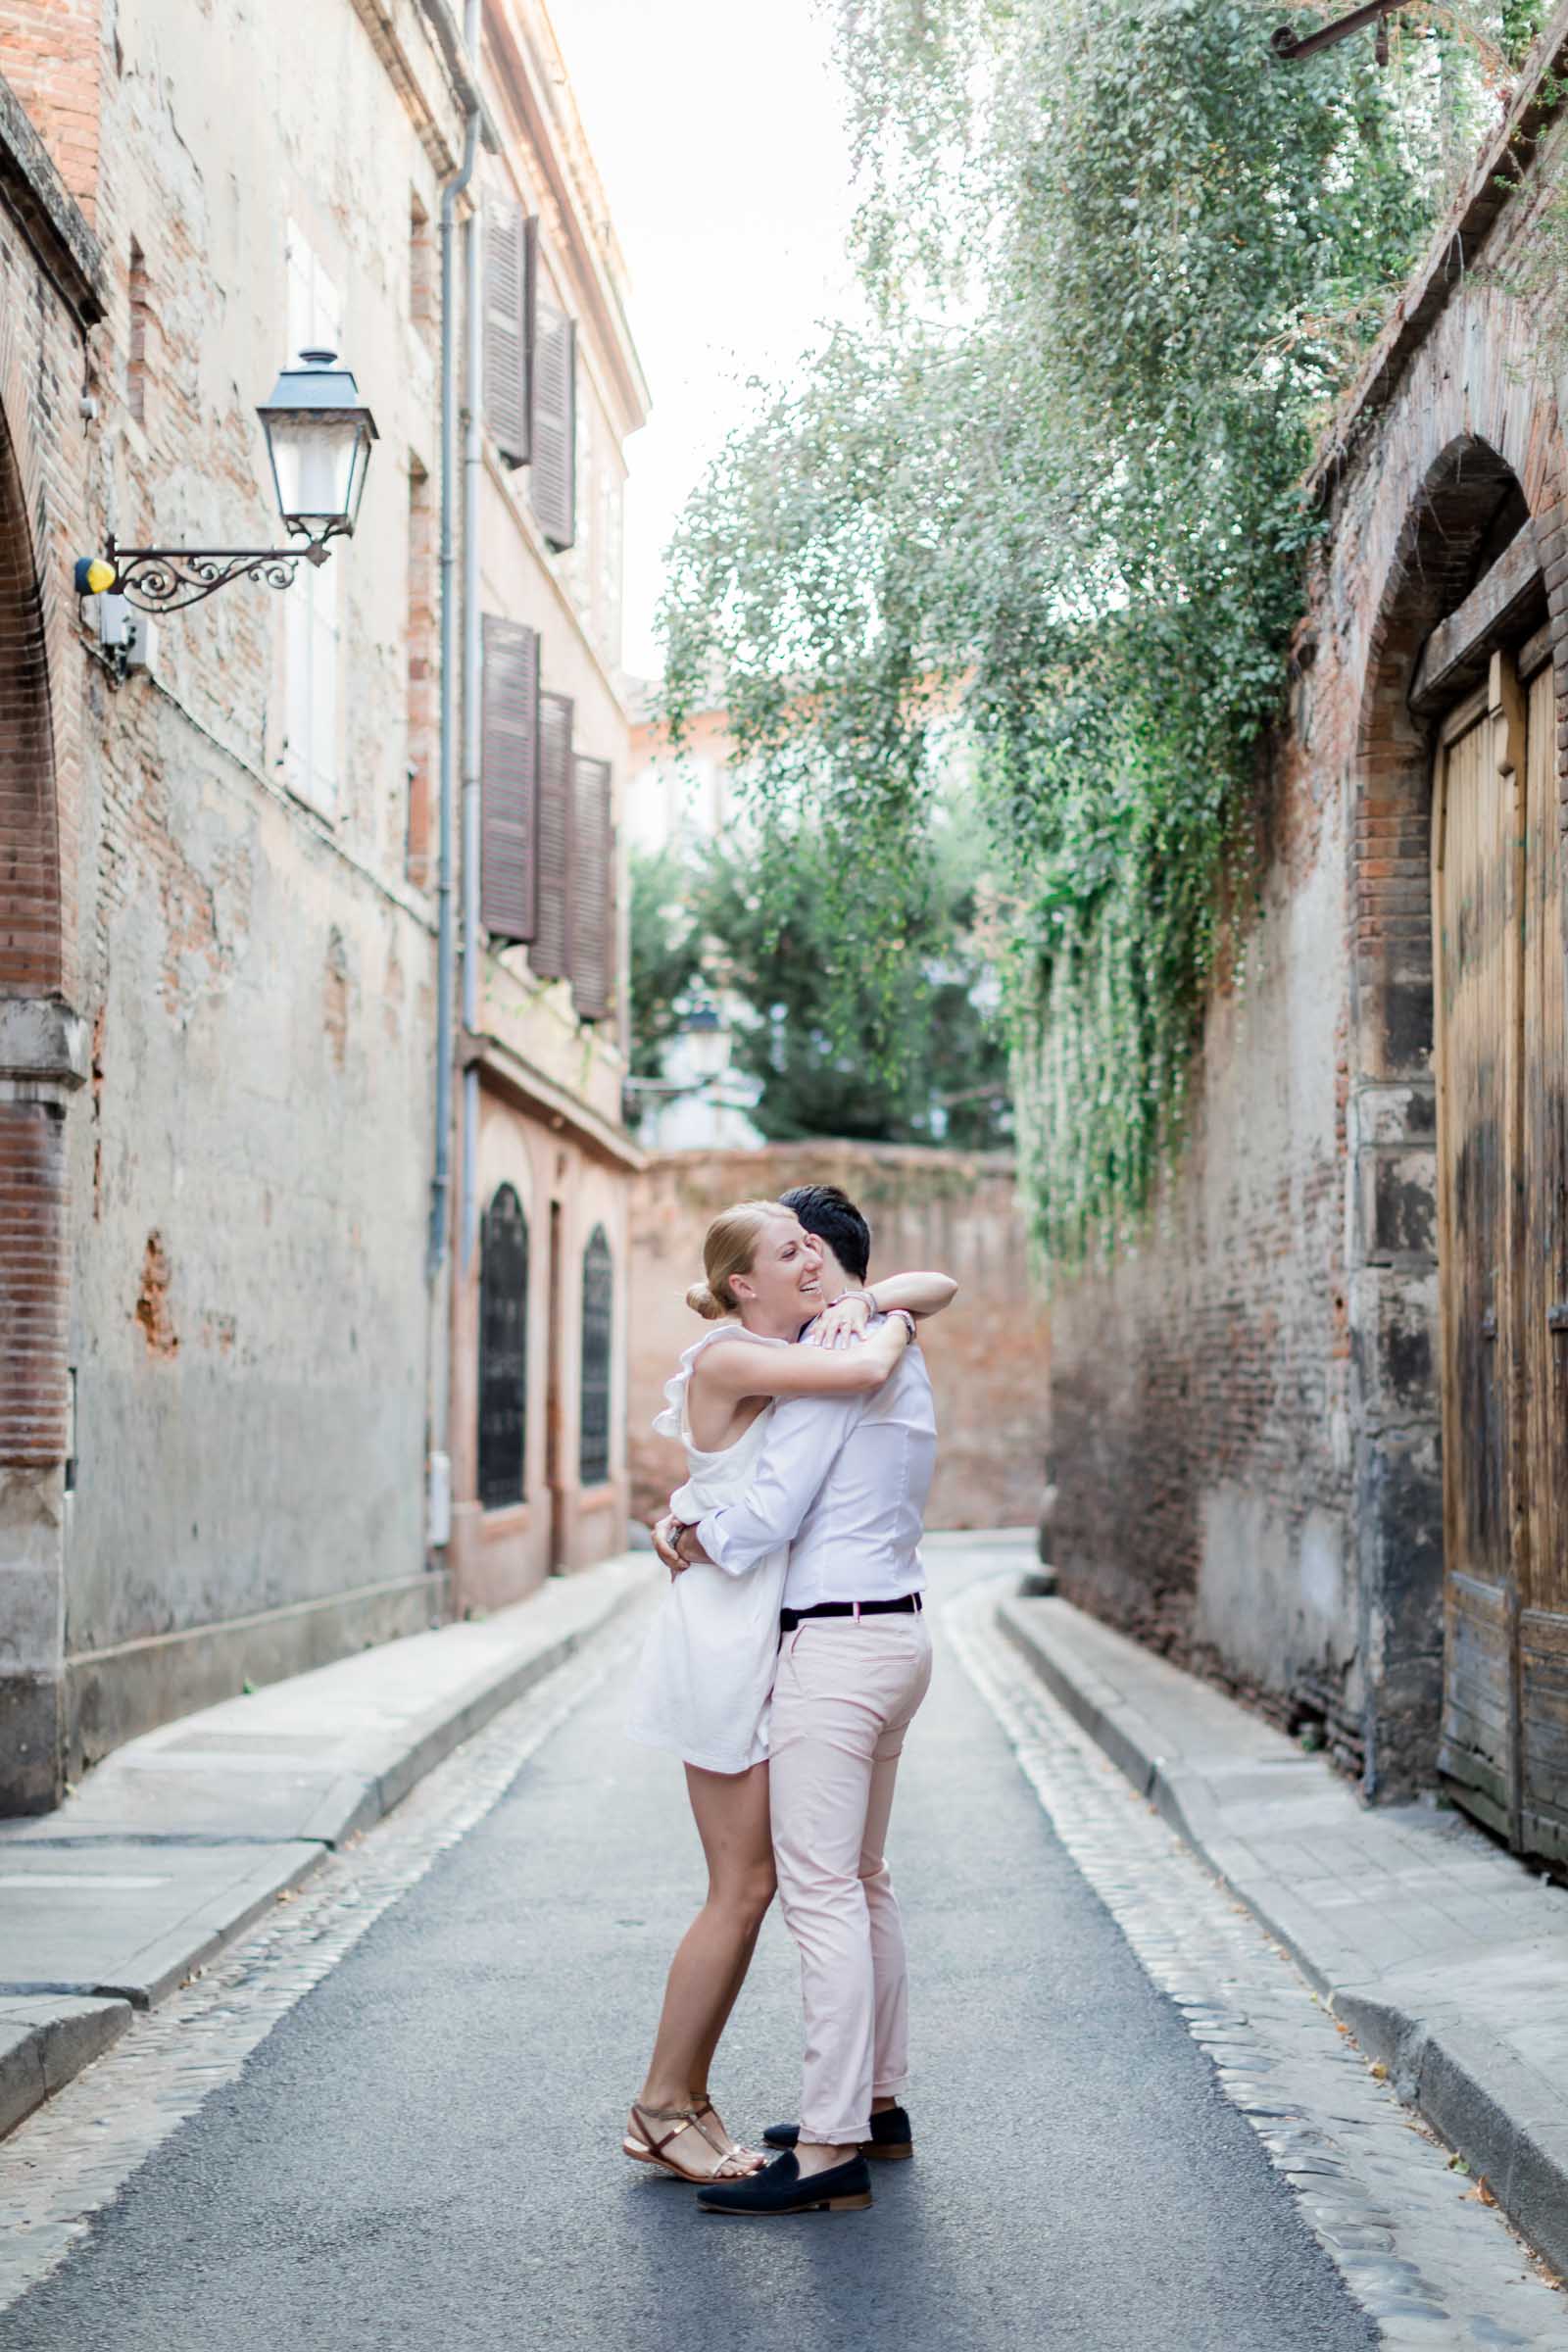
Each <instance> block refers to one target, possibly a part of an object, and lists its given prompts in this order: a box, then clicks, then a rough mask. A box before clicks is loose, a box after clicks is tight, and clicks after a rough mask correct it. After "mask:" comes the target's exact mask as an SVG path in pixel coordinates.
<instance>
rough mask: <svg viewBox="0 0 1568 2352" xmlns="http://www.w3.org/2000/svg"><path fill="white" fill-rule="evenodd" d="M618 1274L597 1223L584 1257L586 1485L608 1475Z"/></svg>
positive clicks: (582, 1456)
mask: <svg viewBox="0 0 1568 2352" xmlns="http://www.w3.org/2000/svg"><path fill="white" fill-rule="evenodd" d="M614 1307H615V1270H614V1266H613V1263H612V1260H611V1255H610V1241H609V1237H608V1236H607V1234H606V1232H605V1229H604V1227H603V1226H602V1225H596V1226H595V1227H594V1230H593V1236H592V1238H591V1240H590V1241H589V1244H588V1247H587V1249H586V1250H584V1251H583V1255H582V1418H581V1430H582V1437H581V1446H580V1461H579V1470H580V1474H581V1478H582V1483H583V1485H584V1486H585V1487H602V1486H603V1485H604V1483H605V1481H606V1479H607V1478H609V1476H610V1349H611V1337H612V1328H613V1322H614Z"/></svg>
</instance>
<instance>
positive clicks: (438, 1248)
mask: <svg viewBox="0 0 1568 2352" xmlns="http://www.w3.org/2000/svg"><path fill="white" fill-rule="evenodd" d="M442 13H443V14H444V13H445V12H444V11H443V12H442ZM475 13H476V12H475V10H474V8H473V7H472V6H471V5H470V9H469V15H470V18H471V17H472V16H473V15H474V14H475ZM472 30H473V27H471V26H470V54H471V53H472V52H471V39H472ZM463 95H464V99H465V104H466V108H467V121H466V125H465V132H464V142H463V162H462V165H461V166H460V168H459V169H458V171H457V172H455V173H454V174H453V176H452V177H451V178H450V179H449V180H448V181H447V182H446V184H445V186H444V187H443V188H442V190H441V562H440V570H441V693H440V722H441V753H440V759H441V777H440V791H439V814H438V818H437V841H438V849H437V875H436V1045H435V1055H436V1061H435V1169H434V1174H433V1176H432V1178H431V1184H430V1235H429V1244H428V1248H427V1250H426V1252H425V1263H426V1270H427V1273H428V1276H429V1279H430V1281H431V1282H434V1281H435V1279H436V1277H437V1276H438V1275H439V1273H440V1272H441V1269H442V1267H443V1266H444V1265H445V1264H446V1255H447V1226H448V1223H449V1221H450V1201H451V1195H452V1058H453V1055H452V1048H453V1014H454V1009H455V1005H456V999H457V933H456V925H455V923H454V920H453V913H454V909H453V903H452V851H453V835H454V832H455V829H456V828H455V822H454V819H455V811H456V805H457V730H456V723H455V718H454V711H453V699H454V698H453V686H454V682H455V680H456V678H457V673H458V663H457V650H458V625H457V623H458V616H457V529H456V523H457V474H458V342H457V335H456V332H455V323H456V321H455V316H454V307H453V300H452V292H453V282H454V279H455V276H456V271H455V270H454V269H453V264H452V244H453V237H454V234H455V232H456V228H457V209H458V199H459V198H460V197H461V196H462V195H463V194H464V192H465V190H466V187H467V185H468V182H469V181H470V180H471V179H472V177H473V168H474V164H475V162H476V161H477V159H478V152H479V117H480V111H481V110H480V106H479V97H478V90H477V88H476V87H475V86H473V85H472V84H471V83H469V84H468V85H467V86H466V87H465V89H464V92H463Z"/></svg>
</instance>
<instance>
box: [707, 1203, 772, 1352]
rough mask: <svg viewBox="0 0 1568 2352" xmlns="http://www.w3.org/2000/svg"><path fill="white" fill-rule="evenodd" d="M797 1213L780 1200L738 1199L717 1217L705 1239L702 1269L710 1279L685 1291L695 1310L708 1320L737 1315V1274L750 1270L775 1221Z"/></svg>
mask: <svg viewBox="0 0 1568 2352" xmlns="http://www.w3.org/2000/svg"><path fill="white" fill-rule="evenodd" d="M794 1213H795V1212H794V1210H793V1209H789V1208H786V1207H785V1206H784V1204H783V1202H782V1201H736V1203H735V1206H734V1207H733V1208H726V1209H724V1210H723V1211H722V1212H721V1214H720V1215H718V1216H716V1217H715V1218H714V1219H713V1222H712V1223H711V1225H710V1227H709V1228H708V1232H707V1234H706V1235H705V1236H704V1240H703V1271H704V1272H705V1273H706V1274H707V1276H708V1280H707V1281H706V1282H694V1283H693V1285H692V1287H691V1289H690V1290H689V1291H688V1292H687V1294H686V1303H687V1305H688V1306H689V1307H690V1308H691V1310H692V1313H693V1314H694V1315H701V1316H702V1318H703V1320H704V1322H705V1323H716V1322H717V1320H718V1318H719V1316H720V1315H732V1314H734V1313H735V1311H736V1302H735V1294H734V1292H733V1291H732V1290H731V1288H730V1283H731V1281H732V1280H733V1278H734V1277H735V1275H737V1274H749V1273H750V1272H751V1270H752V1265H753V1262H754V1260H755V1259H756V1256H757V1245H758V1243H759V1242H760V1239H761V1237H762V1235H763V1233H764V1232H765V1231H766V1229H767V1227H768V1225H769V1224H770V1223H771V1222H772V1220H773V1219H774V1218H775V1217H793V1215H794Z"/></svg>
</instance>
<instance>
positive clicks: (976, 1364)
mask: <svg viewBox="0 0 1568 2352" xmlns="http://www.w3.org/2000/svg"><path fill="white" fill-rule="evenodd" d="M807 1183H818V1184H839V1185H842V1186H843V1187H844V1189H845V1191H846V1192H847V1193H849V1195H850V1197H851V1198H852V1200H854V1201H858V1204H859V1206H860V1208H861V1209H862V1210H863V1211H864V1214H865V1216H866V1217H867V1219H868V1220H869V1222H870V1226H871V1273H872V1276H873V1278H874V1277H875V1276H876V1275H878V1274H895V1273H899V1272H902V1271H907V1270H909V1269H912V1268H915V1267H933V1268H935V1269H937V1270H938V1271H940V1272H943V1273H948V1274H952V1275H954V1276H955V1277H956V1280H957V1281H958V1283H959V1285H960V1291H959V1296H958V1298H957V1299H956V1302H955V1304H954V1305H953V1306H952V1307H951V1308H949V1310H948V1312H947V1313H946V1314H945V1315H943V1316H941V1317H940V1318H939V1319H938V1320H937V1321H936V1322H934V1323H933V1324H931V1325H930V1327H929V1329H928V1331H927V1333H926V1338H925V1349H926V1360H927V1363H928V1364H929V1366H930V1371H931V1381H932V1386H933V1389H934V1390H935V1393H936V1405H937V1428H938V1431H939V1437H940V1442H939V1446H938V1453H937V1473H936V1480H935V1484H934V1485H933V1488H932V1493H931V1505H930V1509H929V1511H928V1513H927V1524H928V1525H929V1526H931V1527H1018V1526H1029V1525H1032V1524H1033V1523H1034V1521H1035V1520H1036V1519H1037V1518H1038V1516H1039V1512H1040V1506H1041V1501H1042V1497H1043V1495H1044V1493H1045V1483H1046V1456H1047V1449H1048V1428H1049V1388H1050V1367H1051V1336H1050V1326H1049V1323H1048V1318H1047V1313H1046V1308H1045V1303H1044V1300H1043V1299H1042V1298H1041V1296H1040V1294H1039V1292H1038V1291H1037V1290H1036V1289H1035V1287H1034V1286H1033V1284H1032V1283H1031V1280H1030V1274H1029V1263H1028V1248H1027V1243H1026V1239H1025V1234H1024V1230H1023V1224H1022V1220H1021V1218H1020V1216H1019V1213H1018V1206H1017V1199H1016V1194H1015V1191H1014V1180H1013V1168H1012V1162H1011V1161H1010V1160H1009V1159H1005V1158H1000V1157H995V1156H991V1155H971V1154H969V1153H965V1152H927V1151H917V1150H907V1149H904V1148H902V1147H895V1146H871V1147H867V1146H864V1145H852V1144H832V1143H823V1144H802V1145H794V1144H791V1145H784V1144H775V1145H771V1146H769V1147H767V1148H766V1149H765V1150H763V1151H760V1152H669V1153H667V1154H664V1155H662V1156H661V1157H659V1158H657V1159H655V1160H653V1161H652V1162H651V1163H650V1165H649V1167H648V1169H647V1171H646V1172H645V1173H644V1175H642V1176H641V1177H640V1178H639V1179H638V1181H637V1187H636V1193H635V1197H634V1203H633V1209H632V1236H631V1318H632V1320H631V1334H630V1384H631V1390H630V1404H629V1410H628V1425H629V1445H630V1451H631V1477H632V1509H633V1513H634V1515H635V1516H636V1517H638V1518H640V1519H645V1520H646V1519H648V1518H650V1517H651V1516H653V1514H654V1513H655V1512H656V1510H657V1509H658V1508H659V1507H660V1506H661V1505H662V1503H663V1501H664V1499H665V1498H666V1497H667V1495H669V1493H670V1491H671V1489H672V1487H674V1486H676V1485H678V1484H679V1483H680V1478H681V1475H682V1473H681V1469H680V1450H679V1448H678V1446H674V1445H673V1444H672V1443H671V1442H670V1441H669V1440H668V1439H665V1438H658V1437H655V1436H654V1435H653V1432H652V1430H651V1428H650V1423H651V1422H652V1421H653V1418H654V1415H655V1414H656V1413H657V1412H659V1411H660V1410H661V1408H662V1404H663V1389H664V1383H665V1381H666V1380H667V1379H668V1378H669V1376H670V1373H671V1372H672V1371H673V1370H674V1368H675V1364H676V1361H677V1359H678V1357H679V1355H680V1352H681V1349H682V1348H688V1347H690V1345H691V1343H692V1341H693V1340H694V1339H695V1338H696V1337H697V1336H698V1334H699V1333H700V1331H701V1330H702V1328H703V1327H702V1325H701V1324H700V1323H699V1322H698V1320H697V1318H696V1316H695V1315H693V1313H692V1312H691V1309H690V1308H689V1307H688V1306H687V1304H686V1291H687V1289H688V1287H689V1285H690V1284H692V1283H693V1282H696V1281H698V1280H700V1278H701V1275H702V1262H703V1236H704V1234H705V1233H706V1232H707V1229H708V1226H709V1224H710V1223H711V1220H712V1218H713V1217H715V1216H716V1215H717V1214H718V1212H719V1210H720V1209H722V1208H726V1207H728V1206H729V1204H730V1203H731V1202H732V1201H749V1200H755V1199H772V1198H774V1197H776V1196H777V1195H778V1194H779V1193H782V1192H786V1191H787V1190H788V1189H789V1187H790V1186H791V1185H795V1184H807Z"/></svg>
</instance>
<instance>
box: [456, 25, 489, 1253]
mask: <svg viewBox="0 0 1568 2352" xmlns="http://www.w3.org/2000/svg"><path fill="white" fill-rule="evenodd" d="M479 8H480V0H467V15H466V32H467V41H468V55H469V58H470V59H471V61H472V68H473V72H474V74H475V76H477V73H478V67H479ZM479 235H480V224H479V220H478V217H477V215H476V214H470V215H469V218H468V220H467V222H466V225H465V228H464V232H463V261H464V302H465V304H466V315H467V329H468V359H467V382H466V395H467V412H466V418H465V424H464V444H463V1026H464V1028H465V1030H466V1032H467V1034H468V1035H469V1036H470V1037H471V1036H472V1035H473V1034H474V1033H475V1031H476V1030H477V1029H478V1026H479V975H480V970H481V968H482V964H483V958H484V934H483V931H482V929H481V925H480V917H479V779H480V743H481V733H480V719H481V704H480V661H481V639H480V615H479V485H480V479H481V476H482V473H483V469H484V416H483V410H484V401H483V384H484V372H483V370H484V312H483V307H482V305H481V302H480V285H479V264H480V256H479ZM478 1149H479V1072H478V1070H477V1068H476V1067H475V1066H474V1065H473V1064H472V1063H471V1062H470V1063H469V1064H468V1066H467V1068H466V1070H465V1071H464V1074H463V1195H462V1201H461V1204H460V1210H459V1219H458V1232H459V1257H458V1265H459V1270H460V1271H461V1272H465V1273H466V1271H467V1269H468V1267H469V1266H470V1265H471V1264H472V1262H473V1249H474V1241H475V1238H476V1224H477V1210H476V1202H477V1199H478V1182H479V1172H478V1164H477V1163H478Z"/></svg>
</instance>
